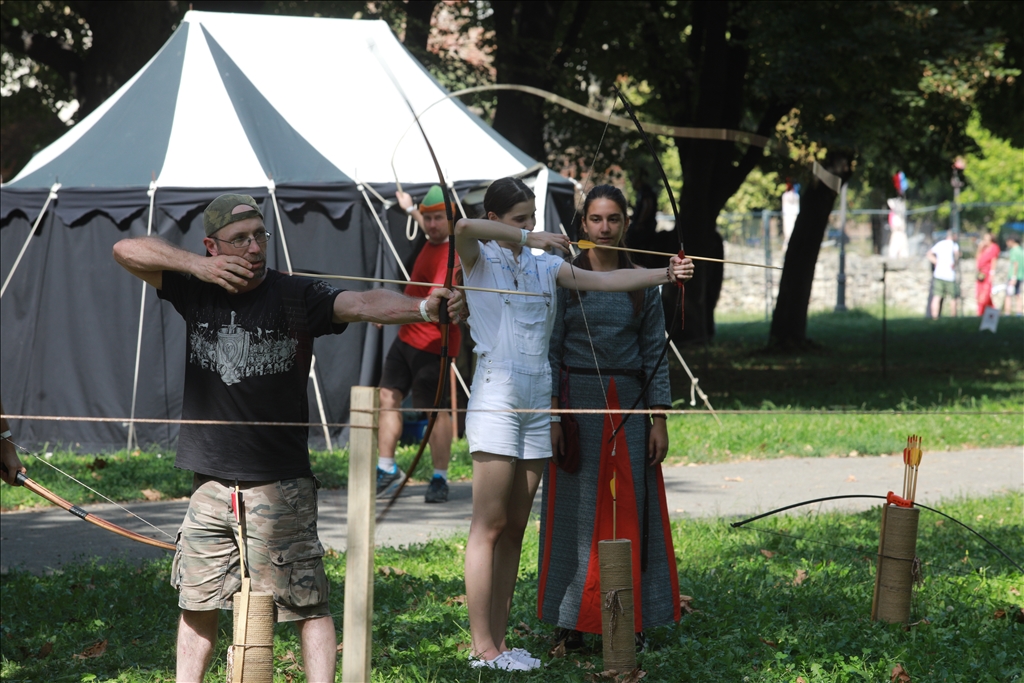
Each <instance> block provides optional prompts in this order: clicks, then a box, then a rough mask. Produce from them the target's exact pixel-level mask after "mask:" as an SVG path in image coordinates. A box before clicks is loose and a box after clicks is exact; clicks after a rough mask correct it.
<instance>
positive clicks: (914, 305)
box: [698, 243, 1007, 316]
mask: <svg viewBox="0 0 1024 683" xmlns="http://www.w3.org/2000/svg"><path fill="white" fill-rule="evenodd" d="M863 246H864V245H863V244H859V245H858V244H854V245H848V248H847V252H846V307H847V308H870V309H872V310H881V306H882V264H883V263H888V273H887V274H886V305H887V307H888V310H889V313H890V314H895V313H896V312H897V311H899V312H900V313H903V314H920V315H922V316H923V315H924V314H925V306H926V305H927V301H928V290H929V285H930V283H931V264H930V263H928V260H927V259H926V258H925V257H924V256H917V257H912V258H910V259H905V260H893V259H886V258H885V257H883V256H876V255H873V254H864V253H863V251H864V250H862V249H860V248H859V247H863ZM725 258H726V259H727V260H735V261H748V262H753V263H764V249H763V248H760V247H748V246H743V245H736V244H730V243H726V245H725ZM783 258H784V254H783V252H781V251H775V252H774V253H773V254H772V264H773V265H776V266H781V265H782V261H783ZM698 267H700V264H699V263H698ZM1006 269H1007V266H1006V259H1001V260H1000V262H999V263H998V264H997V265H996V278H995V281H996V283H1003V282H1006ZM838 271H839V248H838V247H836V246H823V247H822V249H821V252H820V253H819V255H818V264H817V266H816V267H815V269H814V284H813V286H812V288H811V302H810V307H809V309H810V310H811V311H831V310H833V309H834V308H835V305H836V287H837V284H836V275H837V273H838ZM976 272H977V269H976V267H975V261H974V259H973V258H967V259H963V260H962V261H961V264H960V277H961V295H962V299H963V302H964V313H965V314H966V315H974V314H975V313H976V307H975V303H974V293H975V274H976ZM765 273H771V279H772V287H771V291H772V304H771V308H774V306H775V304H774V302H775V298H776V297H777V296H778V292H779V280H780V279H781V277H782V271H781V270H771V271H766V270H765V269H763V268H751V267H748V266H735V265H730V264H726V266H725V280H724V282H723V284H722V295H721V297H720V299H719V301H718V307H717V308H716V309H715V312H716V314H718V315H722V314H730V313H744V314H749V313H761V314H763V313H764V312H765V290H766V286H765ZM1000 301H1001V298H1000V297H998V296H997V297H996V304H997V305H998V304H999V303H1000ZM944 312H945V310H944Z"/></svg>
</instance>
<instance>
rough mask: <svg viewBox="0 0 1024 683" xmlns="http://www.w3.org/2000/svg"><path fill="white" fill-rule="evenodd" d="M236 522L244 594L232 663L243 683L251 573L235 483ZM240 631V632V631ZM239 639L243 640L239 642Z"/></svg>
mask: <svg viewBox="0 0 1024 683" xmlns="http://www.w3.org/2000/svg"><path fill="white" fill-rule="evenodd" d="M234 499H235V500H234V503H235V505H234V508H235V510H234V512H235V522H236V524H237V526H238V569H239V573H240V574H241V575H242V591H241V592H242V595H241V599H240V600H239V610H238V628H237V629H236V630H235V632H234V633H233V634H232V635H233V637H234V639H235V644H233V645H232V647H233V648H234V657H233V662H232V665H231V681H232V683H242V671H243V669H244V668H245V645H246V643H248V642H249V641H248V639H247V635H248V633H247V631H248V626H249V591H250V588H251V586H250V581H249V573H248V571H246V567H245V507H244V504H243V501H242V490H241V489H240V488H239V486H238V484H237V483H236V484H235V495H234ZM239 631H240V632H239ZM238 641H241V643H239V642H238Z"/></svg>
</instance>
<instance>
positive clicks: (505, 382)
mask: <svg viewBox="0 0 1024 683" xmlns="http://www.w3.org/2000/svg"><path fill="white" fill-rule="evenodd" d="M561 264H562V260H561V259H559V258H558V257H554V256H551V255H549V254H540V255H539V256H534V255H533V254H532V253H531V252H530V250H529V249H523V251H522V252H521V253H520V257H519V263H516V261H515V260H514V259H513V257H512V254H511V252H510V251H509V250H507V249H501V248H500V247H499V246H498V245H497V243H496V242H493V241H492V242H487V243H481V245H480V258H479V259H478V261H477V263H476V264H475V265H474V269H473V271H472V272H469V273H466V284H467V285H469V286H479V287H491V288H495V289H502V290H511V291H517V290H518V291H529V292H535V293H544V294H545V296H522V295H520V296H516V295H514V294H494V293H490V292H473V291H468V292H467V293H466V296H467V299H468V301H469V309H470V315H471V317H472V322H471V328H470V329H471V331H472V334H473V340H474V342H475V343H476V348H475V350H476V352H477V364H476V372H475V373H474V375H473V389H472V395H471V397H470V400H469V406H468V407H469V413H468V415H467V417H466V437H467V439H468V440H469V448H470V452H474V453H475V452H485V453H493V454H495V455H507V456H511V457H515V458H523V459H534V458H548V457H551V421H550V416H549V415H548V414H547V413H546V412H543V413H513V412H510V411H512V410H516V409H524V408H526V409H539V410H544V411H547V410H549V409H550V408H551V366H550V364H549V362H548V341H549V340H550V338H551V329H552V327H553V325H554V320H555V317H554V316H555V309H556V307H557V298H556V297H555V296H553V293H554V291H555V289H554V288H555V286H556V284H555V278H556V277H557V274H558V268H559V267H560V266H561Z"/></svg>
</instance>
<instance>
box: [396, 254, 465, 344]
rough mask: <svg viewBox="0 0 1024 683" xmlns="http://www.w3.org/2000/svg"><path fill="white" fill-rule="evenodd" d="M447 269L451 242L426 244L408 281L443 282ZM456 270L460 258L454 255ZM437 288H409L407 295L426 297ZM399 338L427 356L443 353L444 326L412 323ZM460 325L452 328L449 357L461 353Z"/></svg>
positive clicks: (403, 327)
mask: <svg viewBox="0 0 1024 683" xmlns="http://www.w3.org/2000/svg"><path fill="white" fill-rule="evenodd" d="M447 267H448V243H447V242H445V243H444V244H431V243H430V242H427V243H426V244H424V245H423V250H422V251H420V255H419V256H417V257H416V263H414V264H413V267H412V273H410V275H409V279H410V280H412V281H413V282H444V275H445V271H446V270H447ZM455 267H456V268H458V267H459V255H458V254H456V255H455ZM434 289H436V287H422V286H420V285H406V286H405V294H406V296H412V297H416V298H418V299H421V298H425V297H426V296H427V295H428V294H430V292H431V291H432V290H434ZM398 338H399V339H401V340H402V341H404V342H405V343H406V344H408V345H409V346H411V347H413V348H416V349H419V350H420V351H426V352H427V353H435V354H438V355H440V353H441V326H440V325H437V324H435V323H410V324H408V325H402V326H401V327H400V328H399V329H398ZM460 341H461V339H460V334H459V326H458V325H452V326H451V332H449V336H448V355H449V357H451V356H456V355H458V353H459V342H460Z"/></svg>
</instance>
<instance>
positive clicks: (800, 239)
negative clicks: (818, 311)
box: [768, 154, 850, 350]
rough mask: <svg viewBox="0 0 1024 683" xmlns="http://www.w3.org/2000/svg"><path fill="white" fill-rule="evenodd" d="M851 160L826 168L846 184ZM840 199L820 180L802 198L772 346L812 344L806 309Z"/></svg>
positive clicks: (839, 159)
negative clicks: (826, 232) (826, 229)
mask: <svg viewBox="0 0 1024 683" xmlns="http://www.w3.org/2000/svg"><path fill="white" fill-rule="evenodd" d="M849 159H850V157H848V156H846V155H839V154H837V155H830V157H829V158H828V159H827V160H826V162H825V168H826V169H827V170H829V171H830V172H832V173H834V174H835V175H838V176H839V177H840V178H841V179H842V181H843V182H844V183H845V182H846V181H847V180H849V178H850V164H849ZM837 196H838V195H837V193H836V192H835V191H834V190H832V189H831V188H829V187H827V186H826V185H825V184H824V183H823V182H821V181H820V180H818V179H817V178H814V180H813V181H811V183H810V184H809V187H808V188H807V190H806V191H805V192H804V193H803V194H802V195H801V196H800V215H799V216H797V219H796V225H794V226H793V235H792V236H791V237H790V238H789V248H788V249H787V250H786V260H785V262H784V263H783V269H782V279H781V281H780V282H779V296H778V299H776V301H775V312H774V313H773V314H772V326H771V331H770V333H769V339H768V345H769V347H773V348H778V349H782V350H790V349H792V350H797V349H801V348H804V347H806V346H808V344H809V340H808V339H807V307H808V305H809V304H810V302H811V285H812V284H813V282H814V268H815V266H816V265H817V263H818V252H819V251H820V250H821V241H822V238H824V236H825V228H826V227H828V217H829V214H830V213H831V212H832V208H833V207H834V206H835V201H836V197H837Z"/></svg>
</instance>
